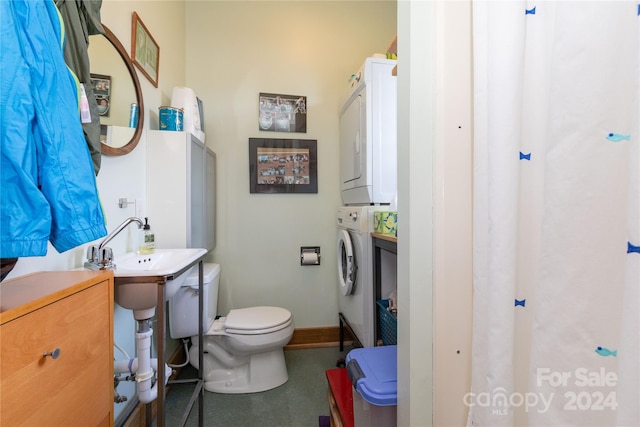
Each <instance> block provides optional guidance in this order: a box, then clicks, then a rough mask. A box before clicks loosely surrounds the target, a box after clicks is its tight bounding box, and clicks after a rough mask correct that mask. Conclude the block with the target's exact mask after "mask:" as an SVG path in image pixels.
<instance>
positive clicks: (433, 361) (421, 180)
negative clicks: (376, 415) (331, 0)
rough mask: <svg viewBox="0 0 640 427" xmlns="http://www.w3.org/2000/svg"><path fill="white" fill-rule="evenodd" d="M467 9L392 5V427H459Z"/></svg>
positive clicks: (467, 247)
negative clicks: (395, 117) (395, 115)
mask: <svg viewBox="0 0 640 427" xmlns="http://www.w3.org/2000/svg"><path fill="white" fill-rule="evenodd" d="M470 31H471V4H470V2H469V1H438V2H424V1H402V2H399V3H398V56H399V58H400V60H399V66H398V89H399V90H398V98H399V99H398V112H399V132H398V162H399V165H398V170H399V171H400V174H399V176H398V181H399V189H400V190H399V195H398V199H399V200H398V211H399V212H400V213H401V214H402V226H401V227H399V231H398V263H399V264H398V296H399V309H398V312H399V313H400V314H399V316H398V398H399V403H398V425H399V426H416V427H421V426H431V425H436V426H462V425H465V424H466V416H467V409H468V408H466V407H465V405H464V403H463V402H464V401H463V397H464V395H465V393H467V392H468V391H469V389H470V381H471V380H470V369H471V298H472V271H471V269H472V258H471V243H472V242H471V236H472V233H471V215H472V206H471V197H472V181H471V171H472V137H471V136H472V111H471V106H472V90H471V81H472V80H471V77H472V76H471V70H472V67H471V33H470Z"/></svg>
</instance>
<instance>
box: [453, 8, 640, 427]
mask: <svg viewBox="0 0 640 427" xmlns="http://www.w3.org/2000/svg"><path fill="white" fill-rule="evenodd" d="M473 38H474V41H473V43H474V114H475V123H474V126H475V128H474V135H475V136H474V138H475V140H474V153H475V154H474V156H475V159H474V312H473V357H472V389H471V391H470V392H469V393H468V394H467V395H466V396H465V404H467V405H468V406H469V416H468V425H473V426H491V427H493V426H514V425H518V426H526V425H529V426H568V425H580V426H587V425H592V426H616V425H617V426H638V425H640V409H639V406H640V405H639V402H640V372H639V366H640V350H639V335H640V314H639V312H640V290H639V288H640V168H639V166H640V147H639V144H640V125H639V121H640V119H639V116H640V109H639V102H640V101H639V99H640V4H639V3H638V1H637V0H635V1H613V2H600V1H592V2H582V1H538V2H533V1H486V0H480V1H474V3H473Z"/></svg>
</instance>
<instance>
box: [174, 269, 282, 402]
mask: <svg viewBox="0 0 640 427" xmlns="http://www.w3.org/2000/svg"><path fill="white" fill-rule="evenodd" d="M194 270H195V271H194V272H193V273H191V274H190V275H189V277H188V278H187V280H185V282H184V284H183V285H182V287H181V288H180V290H179V291H178V292H177V293H176V294H175V295H174V296H173V297H172V298H171V299H170V300H169V334H170V335H171V337H172V338H174V339H178V338H191V348H190V349H189V361H190V363H191V365H193V366H194V367H195V368H196V369H199V366H198V352H199V348H200V345H202V347H203V349H204V357H203V364H204V366H203V367H202V374H203V378H204V388H205V390H208V391H211V392H216V393H228V394H231V393H255V392H260V391H265V390H270V389H272V388H275V387H278V386H280V385H282V384H284V383H285V382H287V380H288V379H289V376H288V374H287V366H286V363H285V359H284V351H283V347H284V346H285V345H286V344H287V343H288V342H289V340H291V337H292V336H293V320H292V317H291V313H290V312H289V311H288V310H286V309H284V308H280V307H271V306H258V307H247V308H239V309H233V310H230V311H229V314H227V315H226V316H222V317H218V318H216V314H217V301H218V288H219V284H220V266H219V265H218V264H204V274H203V292H204V293H203V299H204V306H203V330H204V331H205V332H204V335H203V338H202V341H203V342H202V343H200V342H199V340H198V271H197V269H194Z"/></svg>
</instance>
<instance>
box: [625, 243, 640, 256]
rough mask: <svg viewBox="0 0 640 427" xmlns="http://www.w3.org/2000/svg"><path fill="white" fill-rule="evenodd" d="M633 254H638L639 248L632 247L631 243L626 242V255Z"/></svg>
mask: <svg viewBox="0 0 640 427" xmlns="http://www.w3.org/2000/svg"><path fill="white" fill-rule="evenodd" d="M631 252H635V253H638V254H640V246H636V245H632V244H631V242H627V253H628V254H630V253H631Z"/></svg>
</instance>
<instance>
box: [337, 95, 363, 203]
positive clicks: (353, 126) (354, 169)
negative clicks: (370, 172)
mask: <svg viewBox="0 0 640 427" xmlns="http://www.w3.org/2000/svg"><path fill="white" fill-rule="evenodd" d="M364 98H365V96H364V90H361V91H360V94H358V95H356V96H355V97H354V98H353V99H352V102H351V103H350V104H349V105H348V106H346V108H345V110H344V111H343V113H342V115H341V116H340V178H341V183H342V190H343V191H344V190H348V189H351V188H356V187H359V186H362V185H365V184H362V183H361V181H362V180H363V179H366V177H365V176H364V175H365V173H366V171H365V169H364V167H365V164H364V162H365V159H366V137H367V135H366V127H365V117H364V114H365V99H364Z"/></svg>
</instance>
